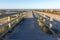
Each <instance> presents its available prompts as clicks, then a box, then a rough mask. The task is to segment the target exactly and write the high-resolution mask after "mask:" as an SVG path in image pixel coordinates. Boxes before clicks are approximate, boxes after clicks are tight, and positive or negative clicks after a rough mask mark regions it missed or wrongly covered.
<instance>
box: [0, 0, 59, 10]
mask: <svg viewBox="0 0 60 40" xmlns="http://www.w3.org/2000/svg"><path fill="white" fill-rule="evenodd" d="M0 9H60V0H0Z"/></svg>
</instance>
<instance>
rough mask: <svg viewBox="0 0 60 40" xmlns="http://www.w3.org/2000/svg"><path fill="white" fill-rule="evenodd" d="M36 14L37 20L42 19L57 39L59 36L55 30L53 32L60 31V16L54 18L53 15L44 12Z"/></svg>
mask: <svg viewBox="0 0 60 40" xmlns="http://www.w3.org/2000/svg"><path fill="white" fill-rule="evenodd" d="M34 13H35V15H36V17H37V18H40V19H41V20H43V22H44V24H45V25H46V26H47V27H48V28H49V30H50V31H51V32H52V33H53V35H54V36H55V37H57V36H59V35H58V34H57V33H56V32H55V31H54V30H52V29H54V28H56V29H57V30H59V31H60V28H58V27H60V25H59V24H60V21H59V20H60V19H59V17H60V16H59V15H58V17H57V16H55V15H54V16H53V15H51V14H47V13H43V12H34ZM55 17H56V19H55ZM54 22H55V23H54ZM56 22H57V23H56ZM57 25H58V26H57Z"/></svg>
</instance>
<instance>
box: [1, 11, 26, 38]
mask: <svg viewBox="0 0 60 40" xmlns="http://www.w3.org/2000/svg"><path fill="white" fill-rule="evenodd" d="M25 15H26V13H25V12H23V13H20V12H19V13H17V12H15V13H8V14H3V15H0V19H3V18H5V17H6V20H7V22H6V23H4V22H3V24H2V25H0V38H1V37H2V36H4V35H5V34H6V33H8V32H9V31H11V30H12V28H14V26H15V25H16V24H18V23H19V22H20V21H21V20H22V19H23V18H24V17H25ZM1 21H3V20H1ZM0 24H1V23H0Z"/></svg>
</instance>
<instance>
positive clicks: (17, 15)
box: [16, 14, 19, 22]
mask: <svg viewBox="0 0 60 40" xmlns="http://www.w3.org/2000/svg"><path fill="white" fill-rule="evenodd" d="M16 17H17V20H16V21H17V22H19V14H16Z"/></svg>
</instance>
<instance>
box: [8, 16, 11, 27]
mask: <svg viewBox="0 0 60 40" xmlns="http://www.w3.org/2000/svg"><path fill="white" fill-rule="evenodd" d="M10 21H11V16H8V22H10ZM8 25H9V28H10V27H11V23H9V24H8Z"/></svg>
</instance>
